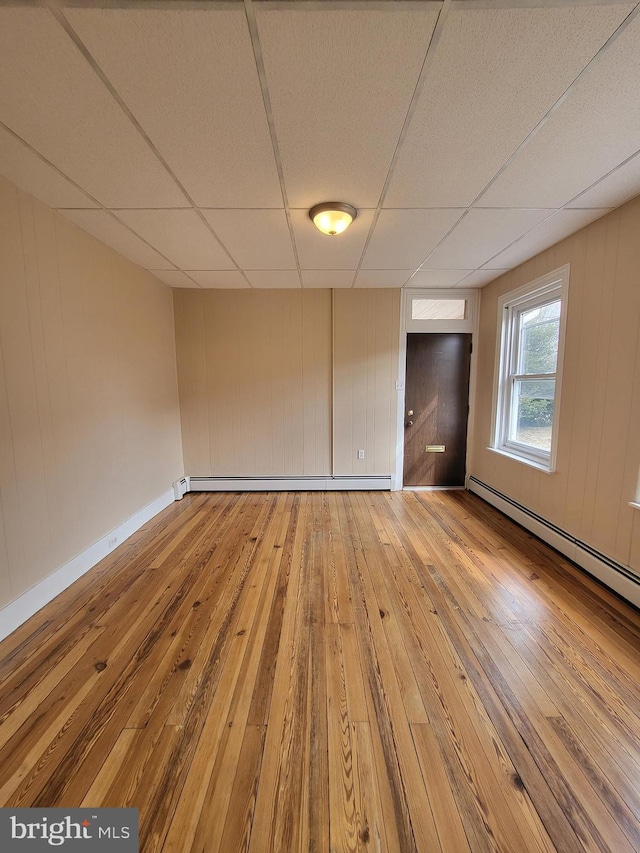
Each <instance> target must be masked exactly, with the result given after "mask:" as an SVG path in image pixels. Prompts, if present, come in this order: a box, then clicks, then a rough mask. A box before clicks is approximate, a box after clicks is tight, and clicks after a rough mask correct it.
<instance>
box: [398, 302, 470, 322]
mask: <svg viewBox="0 0 640 853" xmlns="http://www.w3.org/2000/svg"><path fill="white" fill-rule="evenodd" d="M466 317H467V300H466V299H412V300H411V319H412V320H465V319H466Z"/></svg>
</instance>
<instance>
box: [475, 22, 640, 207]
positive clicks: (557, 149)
mask: <svg viewBox="0 0 640 853" xmlns="http://www.w3.org/2000/svg"><path fill="white" fill-rule="evenodd" d="M639 55H640V18H636V19H635V21H634V22H633V23H631V24H629V26H628V27H627V29H626V30H625V31H624V32H623V33H622V34H621V35H620V37H619V38H618V39H616V40H615V42H613V43H612V44H611V45H610V46H609V47H608V48H607V50H606V51H603V52H602V53H601V55H600V57H599V58H598V62H596V63H594V66H593V67H592V68H591V69H589V71H588V72H586V73H585V75H584V77H582V78H581V79H580V80H579V81H578V82H577V83H576V85H575V86H574V88H573V89H572V91H571V93H570V95H569V97H568V98H567V99H566V100H565V101H564V102H563V103H562V104H561V105H560V106H559V107H558V109H557V110H555V112H554V113H553V114H552V115H551V116H550V117H549V119H548V120H547V121H546V122H545V124H544V125H542V127H540V129H539V130H538V131H536V134H535V136H533V137H532V139H531V140H530V142H528V144H527V145H526V146H525V147H524V148H523V149H522V151H520V152H519V153H518V154H517V156H516V157H515V158H514V159H513V161H512V162H511V163H510V164H509V165H508V166H507V168H506V169H505V170H504V172H503V173H502V174H501V175H500V176H499V177H498V178H497V179H496V181H495V183H494V184H493V185H492V186H491V187H490V188H489V189H488V190H487V192H486V193H485V194H484V195H483V196H482V199H481V201H480V203H481V204H482V205H483V206H489V207H490V206H492V205H495V206H496V207H506V206H513V207H562V206H563V205H564V204H566V203H567V202H568V201H570V200H571V199H573V198H574V197H575V196H576V195H577V194H578V193H580V192H581V191H582V190H584V189H586V188H587V187H589V186H591V184H593V183H594V181H597V180H598V179H599V178H601V177H603V175H605V174H606V173H607V172H609V171H611V169H613V168H615V167H616V166H617V165H619V164H620V163H622V162H623V161H624V160H626V159H627V158H628V157H630V156H631V155H632V154H635V153H636V151H637V150H638V145H639V143H640V99H639V98H638V91H640V62H638V56H639Z"/></svg>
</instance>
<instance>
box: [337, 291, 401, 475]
mask: <svg viewBox="0 0 640 853" xmlns="http://www.w3.org/2000/svg"><path fill="white" fill-rule="evenodd" d="M399 324H400V291H399V290H396V289H386V288H381V289H371V290H367V289H362V290H359V289H353V290H336V291H335V292H334V418H333V423H334V458H335V473H336V475H358V474H359V475H373V474H385V475H388V474H390V473H391V472H392V471H393V470H394V466H395V442H396V393H397V392H396V390H395V380H396V376H397V366H398V328H399ZM358 450H364V452H365V458H364V459H363V460H360V459H358V458H357V453H358Z"/></svg>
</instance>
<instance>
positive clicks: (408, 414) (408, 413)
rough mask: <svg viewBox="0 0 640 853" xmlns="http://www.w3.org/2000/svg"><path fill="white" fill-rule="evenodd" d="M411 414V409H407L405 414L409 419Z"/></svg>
mask: <svg viewBox="0 0 640 853" xmlns="http://www.w3.org/2000/svg"><path fill="white" fill-rule="evenodd" d="M412 414H413V409H409V411H408V412H407V417H408V418H410V417H411V415H412Z"/></svg>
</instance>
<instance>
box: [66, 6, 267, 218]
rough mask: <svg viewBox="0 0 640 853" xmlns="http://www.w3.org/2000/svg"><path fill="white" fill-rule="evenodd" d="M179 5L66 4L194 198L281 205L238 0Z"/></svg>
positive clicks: (217, 203)
mask: <svg viewBox="0 0 640 853" xmlns="http://www.w3.org/2000/svg"><path fill="white" fill-rule="evenodd" d="M185 6H190V8H185V9H175V8H174V9H158V8H157V7H156V8H155V9H68V10H66V11H65V14H66V16H67V18H68V19H69V20H70V21H71V23H72V25H73V27H74V28H75V30H76V32H77V33H78V34H79V35H80V37H81V38H82V40H83V42H84V44H85V45H86V46H87V47H88V48H89V50H90V51H91V54H92V55H93V57H94V58H95V59H96V60H97V62H98V63H99V65H100V66H101V68H102V69H103V70H104V72H105V73H106V75H107V77H108V78H109V80H110V81H111V82H112V83H113V85H114V86H115V88H116V89H117V91H118V93H119V94H120V96H121V97H122V98H123V100H124V101H125V102H126V104H127V106H128V107H129V109H130V110H131V112H132V113H133V114H134V116H135V117H136V119H137V120H138V121H139V122H140V124H141V125H142V127H143V128H144V129H145V131H146V133H147V134H148V135H149V137H150V139H151V140H152V141H153V143H154V145H155V146H156V147H157V149H158V151H159V152H160V153H161V154H162V155H163V157H165V159H166V160H167V162H168V163H169V165H170V166H171V168H172V169H173V171H174V173H175V174H176V176H177V177H178V179H179V180H180V181H181V182H182V184H183V185H184V187H185V188H186V189H187V191H188V192H189V193H190V194H191V196H192V198H193V199H194V200H195V202H196V204H197V205H199V206H202V207H281V206H282V194H281V191H280V182H279V178H278V173H277V169H276V165H275V159H274V156H273V148H272V145H271V137H270V134H269V126H268V124H267V118H266V114H265V110H264V105H263V101H262V92H261V89H260V82H259V79H258V75H257V73H256V63H255V58H254V55H253V49H252V46H251V39H250V36H249V30H248V27H247V22H246V17H245V12H244V7H243V5H242V4H240V3H238V4H237V5H236V7H235V8H230V6H229V5H226V6H220V7H218V8H209V9H194V8H193V4H185ZM168 206H169V205H167V207H168Z"/></svg>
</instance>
